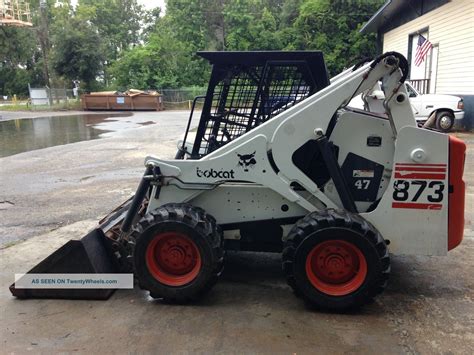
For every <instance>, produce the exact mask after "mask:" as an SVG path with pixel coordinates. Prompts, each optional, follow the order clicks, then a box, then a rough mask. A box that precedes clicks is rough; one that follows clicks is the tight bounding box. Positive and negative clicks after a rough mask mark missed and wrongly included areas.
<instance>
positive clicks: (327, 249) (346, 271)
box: [305, 240, 367, 296]
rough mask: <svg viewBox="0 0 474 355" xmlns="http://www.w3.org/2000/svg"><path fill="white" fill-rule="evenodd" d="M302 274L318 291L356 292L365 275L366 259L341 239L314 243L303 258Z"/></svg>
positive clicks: (327, 292)
mask: <svg viewBox="0 0 474 355" xmlns="http://www.w3.org/2000/svg"><path fill="white" fill-rule="evenodd" d="M305 266H306V275H307V277H308V280H309V281H310V282H311V284H312V285H313V286H314V287H315V288H316V289H317V290H318V291H320V292H322V293H325V294H327V295H330V296H345V295H348V294H350V293H352V292H354V291H356V290H357V289H358V288H359V287H360V286H361V285H362V284H363V283H364V281H365V278H366V276H367V261H366V259H365V257H364V255H363V254H362V252H361V251H360V249H359V248H358V247H357V246H355V245H354V244H352V243H349V242H346V241H344V240H328V241H324V242H322V243H319V244H318V245H316V246H315V247H314V248H313V249H312V250H311V251H310V253H309V254H308V256H307V258H306V265H305Z"/></svg>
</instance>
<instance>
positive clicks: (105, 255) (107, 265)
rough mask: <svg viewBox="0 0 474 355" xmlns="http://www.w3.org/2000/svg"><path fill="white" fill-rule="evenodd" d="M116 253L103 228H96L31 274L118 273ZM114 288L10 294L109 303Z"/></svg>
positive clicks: (39, 265) (51, 256)
mask: <svg viewBox="0 0 474 355" xmlns="http://www.w3.org/2000/svg"><path fill="white" fill-rule="evenodd" d="M117 272H118V267H117V265H116V264H115V259H114V256H113V253H112V252H111V250H110V248H109V246H108V245H107V240H106V237H105V235H104V233H103V231H102V229H100V228H96V229H94V230H92V231H91V232H89V233H88V234H87V235H86V236H84V237H83V238H82V239H81V240H70V241H69V242H67V243H66V244H64V245H63V246H62V247H61V248H59V249H58V250H56V251H55V252H54V253H53V254H51V255H50V256H48V257H47V258H46V259H44V260H43V261H41V262H40V263H39V264H38V265H36V266H35V267H34V268H32V269H31V270H30V271H28V274H39V273H45V274H79V273H86V274H93V273H109V274H110V273H117ZM114 291H115V290H114V289H48V288H44V289H36V288H30V289H23V288H15V284H14V283H13V284H12V285H11V286H10V292H11V293H12V295H13V296H15V297H18V298H62V299H86V300H106V299H108V298H109V297H110V296H111V295H112V294H113V293H114Z"/></svg>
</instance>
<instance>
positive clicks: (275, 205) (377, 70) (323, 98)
mask: <svg viewBox="0 0 474 355" xmlns="http://www.w3.org/2000/svg"><path fill="white" fill-rule="evenodd" d="M393 69H394V68H393V67H392V66H391V65H390V64H387V62H385V61H382V62H379V63H378V64H377V65H375V67H374V68H373V69H371V68H370V65H368V64H367V65H365V66H363V67H361V68H359V69H357V70H355V71H353V72H352V71H350V70H348V71H346V72H344V73H341V74H340V75H338V76H337V77H336V78H335V79H333V80H334V81H333V83H332V84H331V85H330V86H328V87H326V88H325V89H323V90H321V91H320V92H318V93H316V94H314V95H313V96H311V97H309V98H308V99H306V100H304V101H302V102H300V103H299V104H296V105H295V106H293V107H292V108H290V109H288V110H286V111H284V112H282V113H281V114H279V115H278V116H276V117H274V118H273V119H271V120H269V121H267V122H266V123H264V124H262V125H261V126H259V127H256V128H254V129H253V130H251V131H249V132H247V133H246V134H244V135H242V136H241V137H239V138H237V139H235V140H234V141H232V142H230V143H228V144H226V145H225V146H223V147H221V148H219V149H217V150H216V151H214V152H212V153H210V154H208V155H206V156H204V157H203V158H201V159H200V160H172V161H163V160H160V159H158V158H155V157H147V158H146V161H145V163H146V164H147V165H154V166H159V167H160V170H161V174H162V175H163V178H164V181H163V182H162V188H161V192H160V195H159V198H158V199H156V198H152V199H151V200H150V203H149V205H148V210H153V209H155V208H157V207H159V206H161V205H163V204H165V203H170V202H190V203H192V204H195V205H198V206H201V207H203V208H204V209H206V211H208V212H209V213H211V214H212V215H214V217H215V218H216V220H217V222H218V223H219V224H232V223H241V222H246V221H256V220H267V219H284V218H286V217H295V216H296V217H297V216H303V215H305V214H306V213H308V212H311V211H316V210H322V209H325V208H336V209H342V208H343V207H342V205H341V202H340V199H339V197H338V195H337V193H336V194H335V193H328V192H327V191H323V189H320V187H318V186H317V185H316V183H315V182H313V181H312V180H311V179H310V178H309V177H308V176H307V175H306V174H305V173H303V171H301V170H300V169H298V167H297V166H296V165H295V164H294V162H293V160H292V156H293V154H294V152H295V151H296V150H297V149H298V148H300V147H301V146H302V145H303V144H305V143H306V142H308V141H310V140H315V139H316V138H318V137H320V136H321V135H324V134H325V133H326V129H327V128H328V126H329V123H330V121H331V118H332V117H333V115H334V113H335V112H336V111H337V110H338V108H339V107H341V106H343V105H344V104H345V103H347V102H348V101H349V100H350V99H351V97H353V96H354V95H357V94H358V93H361V92H364V91H366V90H369V89H370V88H372V87H373V86H374V84H375V83H377V82H378V81H379V80H381V79H382V80H383V82H384V89H385V96H386V97H387V99H386V102H385V106H386V109H387V112H389V113H390V114H389V118H390V119H383V120H382V119H381V118H377V117H370V116H369V115H367V114H360V113H352V112H346V113H343V114H342V115H341V116H340V118H339V121H338V123H336V125H335V128H334V131H333V133H332V135H331V136H330V137H329V140H330V141H333V143H334V144H335V145H337V146H338V147H339V149H340V150H339V154H340V155H339V164H342V163H343V161H344V158H345V157H346V156H347V154H348V153H349V152H353V153H354V152H356V153H357V154H358V155H361V156H363V157H367V158H369V159H370V160H374V161H375V162H377V163H380V164H381V165H383V166H384V174H383V175H384V178H383V181H381V182H380V186H379V189H380V192H379V193H378V194H377V196H378V198H381V200H380V202H379V204H378V206H377V207H376V209H375V210H373V211H372V212H370V213H363V214H362V215H363V216H364V217H365V218H367V220H368V221H370V222H372V223H373V224H374V225H375V226H376V228H377V229H378V230H379V231H380V233H381V234H382V236H384V238H386V239H390V241H391V245H390V248H391V251H392V252H394V253H405V254H428V255H441V254H444V253H446V251H447V181H446V179H447V164H448V156H447V155H448V147H447V145H448V136H446V135H444V134H438V133H434V132H430V131H428V130H423V129H418V128H416V121H415V118H414V116H413V111H412V108H411V105H410V102H409V100H408V95H407V92H406V88H405V86H404V85H401V84H400V83H399V81H400V78H401V72H400V71H399V70H393ZM371 134H374V135H377V136H380V137H381V139H382V142H383V143H382V146H381V147H377V148H374V147H366V146H364V143H363V142H366V141H367V136H368V135H371ZM270 152H271V155H272V157H273V161H274V164H272V163H271V160H270V159H269V154H270ZM242 157H247V158H242ZM250 157H251V159H250ZM242 159H243V160H242ZM400 163H408V164H417V165H419V164H444V166H445V173H444V175H443V176H444V178H443V179H439V178H438V176H437V177H436V178H435V179H431V180H429V179H428V180H426V179H415V180H416V181H418V180H423V181H426V185H428V184H430V183H432V181H436V183H435V185H434V186H431V187H429V188H428V187H426V186H425V189H424V192H423V194H421V195H420V196H416V200H417V202H411V201H412V200H413V199H414V197H415V196H414V195H416V194H417V192H416V191H415V190H414V187H417V185H416V184H418V183H415V186H412V185H410V184H411V183H412V182H413V181H414V180H413V179H409V178H407V179H408V180H409V182H408V183H407V184H408V185H409V189H408V191H407V192H406V195H407V196H406V200H404V201H400V198H399V196H398V195H397V196H396V198H397V199H398V200H396V201H394V197H393V196H394V191H395V187H394V184H395V182H396V181H398V180H404V181H405V180H406V179H404V178H403V179H402V178H400V177H399V174H400V173H402V174H403V171H402V172H400V171H398V170H399V169H401V168H400V167H398V165H397V164H400ZM274 166H276V168H275V169H274ZM402 168H403V167H402ZM415 170H416V169H415ZM415 175H416V174H415ZM242 181H244V182H249V183H250V184H237V185H235V184H236V183H238V182H242ZM294 182H297V183H298V184H299V185H300V186H302V187H303V188H304V189H305V191H296V190H294V189H293V188H292V186H291V183H294ZM420 184H422V185H423V184H425V183H424V182H423V183H420ZM439 184H445V191H444V199H443V198H442V199H441V201H440V202H439V203H438V202H437V203H431V202H429V201H427V199H428V196H430V194H431V195H433V194H434V193H436V191H435V190H436V189H437V188H438V187H439V186H440V185H439ZM155 189H156V188H155ZM400 194H401V195H402V197H403V198H405V196H404V194H405V192H403V193H400ZM153 195H154V194H152V196H153ZM418 202H419V203H420V204H419V206H418V207H420V206H421V207H423V208H424V210H415V209H413V208H412V207H413V205H412V203H418ZM394 203H395V205H394ZM283 205H286V206H287V207H288V210H287V211H284V208H282V206H283ZM367 205H368V204H367V203H359V204H358V207H359V212H361V211H362V212H363V211H365V210H367V207H368V206H367ZM432 205H433V206H434V207H433V208H434V209H430V206H432ZM394 206H397V207H395V208H394ZM400 206H402V207H400ZM403 206H404V207H403ZM426 206H427V207H426ZM425 207H426V208H425ZM414 212H417V213H414ZM282 224H284V223H283V222H282ZM228 235H229V233H228ZM231 238H235V233H231Z"/></svg>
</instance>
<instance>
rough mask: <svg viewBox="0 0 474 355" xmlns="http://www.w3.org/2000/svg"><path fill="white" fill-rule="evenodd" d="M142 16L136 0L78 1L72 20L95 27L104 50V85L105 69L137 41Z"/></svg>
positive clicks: (138, 39)
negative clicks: (88, 23)
mask: <svg viewBox="0 0 474 355" xmlns="http://www.w3.org/2000/svg"><path fill="white" fill-rule="evenodd" d="M144 16H145V12H144V10H143V6H142V5H139V4H138V2H137V0H79V2H78V6H77V8H76V14H75V17H77V18H78V19H79V20H81V21H86V22H90V23H91V24H92V25H94V26H95V28H97V31H98V33H99V35H100V38H101V41H102V43H103V46H102V50H103V51H104V55H103V62H102V68H103V70H104V73H103V76H104V82H105V85H107V83H108V81H109V77H108V70H107V69H108V67H109V66H111V65H112V64H113V63H114V62H115V61H116V60H117V59H118V58H119V57H120V55H121V53H122V52H123V51H126V50H128V49H130V48H132V47H133V46H136V45H138V44H139V43H140V40H141V22H142V19H143V18H144Z"/></svg>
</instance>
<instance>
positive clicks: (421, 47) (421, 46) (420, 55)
mask: <svg viewBox="0 0 474 355" xmlns="http://www.w3.org/2000/svg"><path fill="white" fill-rule="evenodd" d="M431 47H433V45H432V44H431V42H430V41H428V40H427V39H426V38H425V37H423V36H422V35H419V36H418V45H417V46H416V54H415V66H417V67H419V66H420V64H421V63H423V61H424V60H425V57H426V55H427V54H428V52H429V51H430V49H431Z"/></svg>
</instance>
